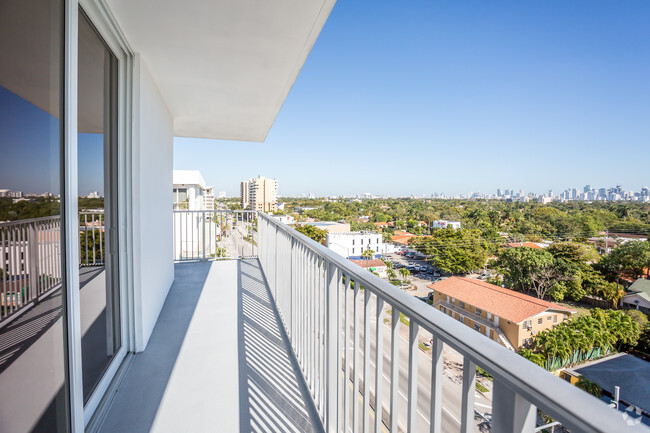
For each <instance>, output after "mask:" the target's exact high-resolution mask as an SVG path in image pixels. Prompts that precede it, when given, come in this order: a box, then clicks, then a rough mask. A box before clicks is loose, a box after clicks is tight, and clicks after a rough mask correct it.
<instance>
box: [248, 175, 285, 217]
mask: <svg viewBox="0 0 650 433" xmlns="http://www.w3.org/2000/svg"><path fill="white" fill-rule="evenodd" d="M240 195H241V203H242V207H243V208H244V209H245V208H246V207H248V208H249V209H251V210H257V211H262V212H276V211H277V210H278V181H277V180H276V179H267V178H265V177H264V176H258V177H257V178H255V179H248V181H243V182H241V186H240ZM244 203H246V204H247V206H245V205H244Z"/></svg>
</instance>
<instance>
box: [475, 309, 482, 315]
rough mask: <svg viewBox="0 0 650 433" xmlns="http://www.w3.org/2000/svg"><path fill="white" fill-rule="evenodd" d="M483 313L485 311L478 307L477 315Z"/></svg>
mask: <svg viewBox="0 0 650 433" xmlns="http://www.w3.org/2000/svg"><path fill="white" fill-rule="evenodd" d="M482 313H483V311H481V309H480V308H477V309H476V315H477V316H480V315H481V314H482Z"/></svg>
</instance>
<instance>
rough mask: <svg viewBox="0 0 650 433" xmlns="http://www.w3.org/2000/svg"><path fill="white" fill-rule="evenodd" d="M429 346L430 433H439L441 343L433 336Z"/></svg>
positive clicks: (440, 412) (440, 425)
mask: <svg viewBox="0 0 650 433" xmlns="http://www.w3.org/2000/svg"><path fill="white" fill-rule="evenodd" d="M432 337H433V344H432V345H431V409H430V410H431V412H430V415H429V418H430V420H429V422H430V423H431V433H440V431H441V430H442V380H443V378H442V367H443V359H442V347H443V345H442V341H441V340H440V338H438V337H437V336H435V335H433V336H432Z"/></svg>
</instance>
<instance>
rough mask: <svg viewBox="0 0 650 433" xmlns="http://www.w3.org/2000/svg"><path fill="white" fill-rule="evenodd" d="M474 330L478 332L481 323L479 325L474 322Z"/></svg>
mask: <svg viewBox="0 0 650 433" xmlns="http://www.w3.org/2000/svg"><path fill="white" fill-rule="evenodd" d="M474 330H476V331H478V332H481V325H479V324H478V323H475V324H474Z"/></svg>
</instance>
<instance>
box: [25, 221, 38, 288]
mask: <svg viewBox="0 0 650 433" xmlns="http://www.w3.org/2000/svg"><path fill="white" fill-rule="evenodd" d="M37 225H38V223H37V222H33V223H31V224H29V226H28V227H29V228H28V230H29V233H28V234H27V250H28V251H29V253H28V254H27V257H25V261H27V260H29V299H30V300H34V299H36V298H37V297H38V263H39V258H38V230H37V229H36V227H37Z"/></svg>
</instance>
